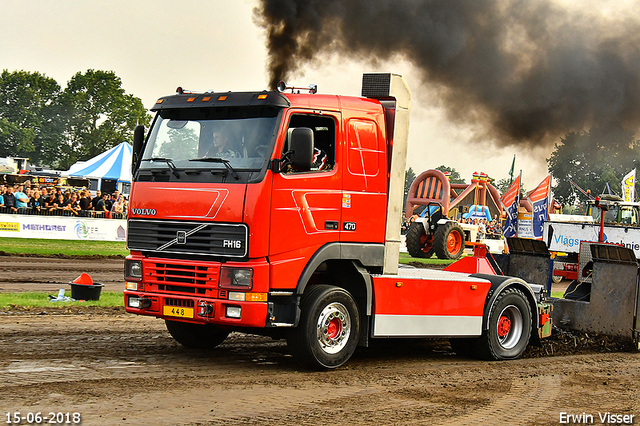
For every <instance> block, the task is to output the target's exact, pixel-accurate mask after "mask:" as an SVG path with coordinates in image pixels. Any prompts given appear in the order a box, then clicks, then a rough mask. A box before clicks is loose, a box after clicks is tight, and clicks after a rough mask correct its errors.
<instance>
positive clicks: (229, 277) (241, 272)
mask: <svg viewBox="0 0 640 426" xmlns="http://www.w3.org/2000/svg"><path fill="white" fill-rule="evenodd" d="M252 287H253V269H251V268H232V267H228V266H222V267H221V268H220V288H230V289H239V290H247V291H249V290H251V288H252Z"/></svg>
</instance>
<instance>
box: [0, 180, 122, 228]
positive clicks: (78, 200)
mask: <svg viewBox="0 0 640 426" xmlns="http://www.w3.org/2000/svg"><path fill="white" fill-rule="evenodd" d="M127 208H128V202H127V198H126V197H125V196H124V195H122V194H120V192H119V191H117V190H116V191H114V192H113V193H112V194H108V193H102V192H101V191H96V195H95V197H92V196H91V192H90V191H89V190H88V189H81V190H75V189H71V188H61V187H54V186H38V185H31V184H30V182H27V183H26V184H18V185H2V184H0V213H9V214H37V215H50V216H72V217H73V216H78V217H104V218H113V219H124V218H126V215H127Z"/></svg>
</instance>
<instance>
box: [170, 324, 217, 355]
mask: <svg viewBox="0 0 640 426" xmlns="http://www.w3.org/2000/svg"><path fill="white" fill-rule="evenodd" d="M164 323H165V325H166V327H167V330H168V331H169V334H171V337H173V338H174V339H175V340H176V342H178V343H180V344H181V345H182V346H185V347H187V348H192V349H213V348H215V347H216V346H218V345H220V344H221V343H222V342H224V341H225V339H226V338H227V336H228V335H229V331H227V330H225V329H222V328H220V327H218V326H216V325H213V324H192V323H190V322H182V321H171V320H165V321H164Z"/></svg>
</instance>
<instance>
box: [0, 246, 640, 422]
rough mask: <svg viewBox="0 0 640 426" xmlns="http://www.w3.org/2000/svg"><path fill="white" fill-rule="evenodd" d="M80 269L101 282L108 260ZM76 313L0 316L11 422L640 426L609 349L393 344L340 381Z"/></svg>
mask: <svg viewBox="0 0 640 426" xmlns="http://www.w3.org/2000/svg"><path fill="white" fill-rule="evenodd" d="M3 260H6V259H3ZM59 261H60V260H59V259H52V260H42V259H40V260H39V262H42V264H38V265H39V266H38V269H40V268H42V267H44V268H49V270H51V268H57V267H58V266H60V264H59V263H57V262H59ZM70 262H71V263H70V265H76V266H77V265H82V267H83V268H87V267H91V268H93V270H95V271H96V272H95V273H96V275H97V274H98V273H102V272H98V271H100V270H101V268H103V266H101V265H104V264H105V262H104V261H102V260H101V261H97V262H96V261H93V264H91V262H89V263H84V262H77V261H75V262H74V261H70ZM9 263H10V262H9ZM51 263H55V264H56V265H57V266H55V267H54V266H51ZM120 263H121V261H120ZM31 266H33V264H31ZM7 269H10V265H8V264H7V263H6V262H5V263H3V262H0V272H3V273H4V271H6V270H7ZM17 269H18V270H21V269H23V268H17ZM112 269H113V272H111V273H110V274H112V275H113V278H109V277H110V276H111V275H109V274H107V273H106V272H105V273H104V277H105V278H100V280H102V281H107V280H111V279H112V280H113V282H114V283H115V282H117V280H121V276H122V272H121V271H122V269H121V265H119V266H117V267H116V266H114V267H113V268H112ZM116 270H117V273H116ZM85 272H86V271H85ZM12 274H13V273H12ZM55 274H59V276H60V278H59V279H60V280H62V281H60V282H61V283H66V282H68V281H69V278H68V277H66V276H65V277H63V271H62V270H60V271H59V272H56V273H55ZM55 274H51V273H50V274H49V275H48V276H50V277H51V276H54V275H55ZM73 274H75V272H73V273H72V274H71V276H72V277H75V276H73ZM116 274H118V278H116ZM2 276H3V278H5V279H6V278H7V275H2ZM13 276H16V275H13ZM76 276H77V275H76ZM94 279H96V278H94ZM96 280H97V279H96ZM34 281H35V280H34ZM44 284H47V285H49V284H51V283H35V282H34V283H31V284H28V285H29V286H36V287H38V288H37V289H38V290H41V289H40V285H44ZM56 284H59V283H56ZM120 284H121V283H120ZM114 285H115V284H114ZM11 286H12V284H11V283H8V282H6V281H4V282H2V290H0V291H7V290H5V289H4V288H6V287H11ZM120 288H121V287H120ZM34 289H35V288H34ZM80 311H81V312H84V313H83V314H79V313H76V314H74V315H63V314H59V313H56V311H55V310H53V309H48V310H47V312H48V314H42V315H37V314H29V313H24V312H15V311H12V312H4V313H0V337H1V338H0V389H1V390H0V407H2V409H3V412H2V413H0V415H2V416H3V418H2V421H3V422H5V421H6V417H5V416H6V414H5V412H14V411H20V412H21V413H22V414H23V415H26V413H28V412H32V413H36V412H42V413H43V414H45V415H46V414H48V413H49V412H65V413H66V412H79V413H81V415H82V418H83V422H82V424H84V425H95V424H98V425H103V424H104V425H116V424H118V425H119V424H132V425H174V424H188V425H194V424H201V425H205V424H206V425H209V424H210V425H217V424H224V425H234V424H238V425H247V424H249V425H251V424H256V425H257V424H273V425H289V424H292V425H294V424H299V425H327V424H344V425H351V424H376V425H405V424H406V425H440V424H451V425H465V424H490V425H500V424H509V425H557V424H560V415H561V414H560V413H561V412H564V413H568V414H572V415H580V414H583V413H586V414H590V415H592V416H593V419H594V424H600V420H599V417H598V413H602V414H603V415H604V413H605V412H609V413H614V414H628V415H634V416H635V417H634V423H635V424H640V420H638V416H639V415H640V390H639V386H638V379H639V378H640V354H638V353H632V352H625V351H622V352H612V353H608V351H609V350H617V346H616V345H615V344H612V343H611V342H607V341H606V340H594V339H592V338H589V337H586V336H579V335H575V338H574V335H565V336H562V337H563V339H561V340H562V341H560V340H558V337H556V338H555V339H553V340H551V341H549V342H547V343H546V344H545V347H544V348H542V349H537V348H534V349H532V350H531V351H529V352H527V355H526V356H527V358H525V359H521V360H516V361H510V362H481V361H475V360H469V359H464V358H460V357H457V356H455V355H453V354H452V352H451V350H450V347H449V346H448V344H447V342H446V341H444V340H436V341H423V340H413V341H405V340H391V341H387V342H383V344H378V345H376V346H374V347H371V348H362V349H359V350H358V351H357V352H356V354H355V355H354V357H353V358H352V359H351V360H350V361H349V363H348V364H347V365H346V366H345V367H343V368H340V369H338V370H336V371H330V372H308V371H305V370H301V369H300V368H299V367H298V365H297V364H295V363H294V361H293V359H292V358H291V356H290V355H289V354H288V351H287V348H286V346H285V344H284V342H282V341H273V340H271V339H268V338H262V337H253V336H247V335H243V334H232V335H231V336H230V337H229V339H228V340H227V341H226V342H225V343H224V344H223V345H222V346H221V347H219V348H218V349H216V350H214V351H211V352H200V351H193V350H186V349H183V348H182V347H181V346H179V345H178V344H177V343H175V342H174V341H173V340H172V339H171V337H170V336H169V334H168V333H167V332H166V331H165V328H164V324H163V322H162V321H161V320H157V319H153V318H147V317H136V316H132V315H127V314H124V313H122V310H96V311H91V310H89V309H84V308H83V309H80ZM38 312H40V311H38ZM90 312H93V313H90ZM385 343H386V344H385ZM589 345H590V346H589ZM554 348H555V349H554ZM570 350H573V351H574V352H575V354H569V353H570ZM558 351H560V352H561V353H563V354H569V355H562V356H558V355H557V353H558ZM594 351H598V352H594ZM551 352H554V354H556V355H555V356H540V355H545V354H550V353H551Z"/></svg>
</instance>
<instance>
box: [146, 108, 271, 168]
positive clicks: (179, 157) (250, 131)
mask: <svg viewBox="0 0 640 426" xmlns="http://www.w3.org/2000/svg"><path fill="white" fill-rule="evenodd" d="M279 119H280V114H279V110H278V109H277V108H268V107H267V108H265V107H260V108H253V107H244V108H241V107H238V108H194V109H176V110H162V111H160V112H159V113H158V116H157V117H156V120H155V121H154V123H153V127H152V128H151V133H150V135H149V139H148V141H147V145H146V147H145V150H144V154H143V157H142V160H143V161H142V162H141V163H140V169H141V170H143V169H151V168H158V167H169V166H170V165H173V167H175V170H193V169H207V170H211V169H213V168H222V169H224V168H229V167H231V169H232V170H235V171H248V170H260V169H262V167H263V166H264V165H265V163H267V162H268V160H269V157H270V154H271V152H272V151H273V144H274V142H275V138H274V134H275V131H276V125H277V124H278V122H279ZM155 159H158V160H159V161H154V160H155ZM216 159H217V160H216ZM223 160H224V161H223ZM169 161H170V162H169Z"/></svg>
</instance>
